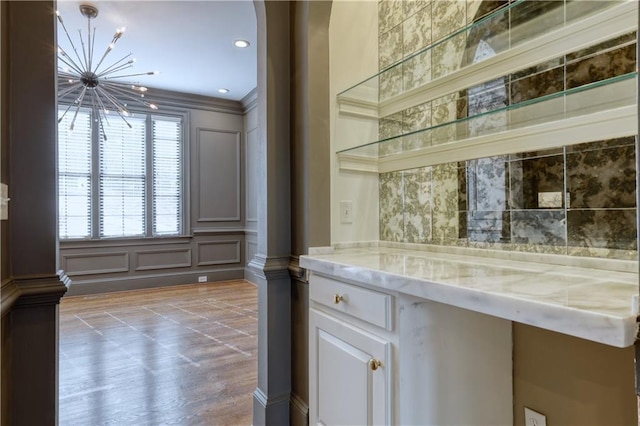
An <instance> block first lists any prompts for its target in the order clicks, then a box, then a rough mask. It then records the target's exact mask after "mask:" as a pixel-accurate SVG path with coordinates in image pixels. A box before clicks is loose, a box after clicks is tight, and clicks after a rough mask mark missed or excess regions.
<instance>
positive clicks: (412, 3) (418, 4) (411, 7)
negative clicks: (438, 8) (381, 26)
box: [402, 0, 431, 20]
mask: <svg viewBox="0 0 640 426" xmlns="http://www.w3.org/2000/svg"><path fill="white" fill-rule="evenodd" d="M402 3H403V6H404V19H408V18H410V17H411V16H413V15H414V14H416V13H417V12H419V11H421V10H422V9H424V8H425V7H428V8H429V13H431V0H404V1H403V2H402ZM429 20H431V17H429Z"/></svg>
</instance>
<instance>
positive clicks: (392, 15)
mask: <svg viewBox="0 0 640 426" xmlns="http://www.w3.org/2000/svg"><path fill="white" fill-rule="evenodd" d="M402 2H403V0H381V1H380V2H379V3H378V31H379V33H380V34H382V33H385V32H387V31H389V30H390V29H391V28H393V27H395V26H397V25H398V24H400V22H402V14H403V5H402Z"/></svg>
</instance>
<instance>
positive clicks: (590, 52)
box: [567, 31, 636, 63]
mask: <svg viewBox="0 0 640 426" xmlns="http://www.w3.org/2000/svg"><path fill="white" fill-rule="evenodd" d="M635 42H636V32H635V31H633V32H631V33H628V34H625V35H622V36H620V37H616V38H612V39H610V40H606V41H604V42H602V43H598V44H594V45H593V46H589V47H587V48H584V49H580V50H577V51H575V52H572V53H569V54H568V55H567V62H568V63H572V62H575V61H579V60H583V59H585V58H588V57H592V56H595V55H598V54H601V53H605V52H607V51H610V50H615V49H618V48H621V47H624V46H629V45H632V44H634V43H635Z"/></svg>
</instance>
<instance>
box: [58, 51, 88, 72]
mask: <svg viewBox="0 0 640 426" xmlns="http://www.w3.org/2000/svg"><path fill="white" fill-rule="evenodd" d="M64 56H66V57H67V58H69V61H71V62H67V60H66V59H64V57H63V56H60V55H58V60H60V61H62V62H64V63H65V64H66V65H68V66H69V67H71V68H73V70H74V71H76V72H77V73H78V74H82V69H81V68H80V66H79V65H78V64H76V63H75V61H74V60H73V59H71V57H70V56H69V55H67V54H66V53H65V55H64Z"/></svg>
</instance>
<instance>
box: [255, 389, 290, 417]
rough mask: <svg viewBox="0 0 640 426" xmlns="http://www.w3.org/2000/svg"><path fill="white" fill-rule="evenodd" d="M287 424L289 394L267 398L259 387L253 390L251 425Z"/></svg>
mask: <svg viewBox="0 0 640 426" xmlns="http://www.w3.org/2000/svg"><path fill="white" fill-rule="evenodd" d="M288 424H289V394H286V395H279V396H277V397H275V398H271V399H267V396H266V395H265V394H264V392H262V390H261V389H260V388H256V390H255V391H254V392H253V426H263V425H264V426H271V425H288Z"/></svg>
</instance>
